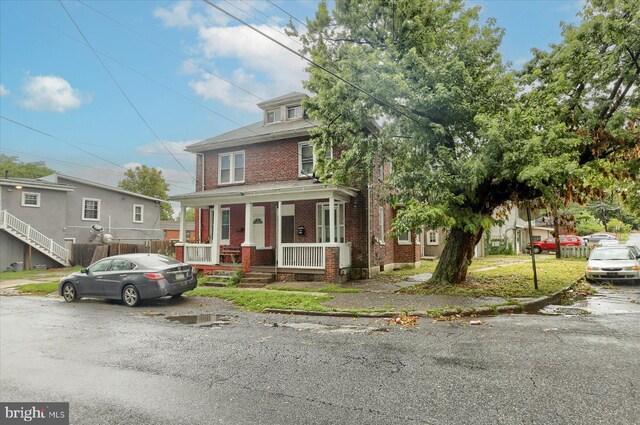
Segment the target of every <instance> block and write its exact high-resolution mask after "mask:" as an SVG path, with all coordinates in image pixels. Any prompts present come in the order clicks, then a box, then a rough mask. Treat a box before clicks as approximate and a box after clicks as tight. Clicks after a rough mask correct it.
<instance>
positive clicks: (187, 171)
mask: <svg viewBox="0 0 640 425" xmlns="http://www.w3.org/2000/svg"><path fill="white" fill-rule="evenodd" d="M58 2H59V3H60V5H61V6H62V8H63V9H64V11H65V12H66V13H67V16H69V19H70V20H71V22H73V25H74V26H75V27H76V29H77V30H78V32H79V33H80V35H81V36H82V38H83V39H84V40H85V42H86V43H87V45H88V46H89V48H90V49H91V51H92V52H93V54H94V55H95V57H96V59H98V61H99V62H100V64H101V65H102V67H103V68H104V70H105V71H106V72H107V74H108V75H109V77H110V78H111V80H112V81H113V83H114V84H115V85H116V87H118V89H119V90H120V93H122V95H123V96H124V98H125V99H126V100H127V102H128V103H129V105H130V106H131V108H132V109H133V110H134V111H135V112H136V114H137V115H138V117H139V118H140V119H141V120H142V122H143V123H144V124H145V125H146V126H147V128H148V129H149V131H150V132H151V133H152V134H153V135H154V136H155V138H156V140H157V141H158V142H159V143H160V144H161V145H162V146H163V147H164V148H165V150H166V151H167V152H168V153H169V154H170V155H171V157H172V158H173V159H174V160H175V161H176V163H177V164H178V165H179V166H180V168H182V169H183V170H184V171H185V172H186V173H187V174H188V175H189V177H191V179H192V180H193V181H195V180H196V179H195V177H193V176H192V175H191V173H190V172H189V170H187V169H186V168H185V166H184V165H182V163H181V162H180V161H179V160H178V158H176V156H175V155H174V154H173V153H172V152H171V151H170V150H169V148H167V146H166V145H165V144H164V143H163V142H162V140H160V137H159V136H158V134H157V133H156V132H155V131H154V130H153V128H152V127H151V125H150V124H149V123H148V122H147V120H146V119H145V118H144V116H142V114H141V113H140V111H139V110H138V108H136V106H135V105H134V104H133V101H132V100H131V99H130V98H129V96H128V95H127V93H126V92H125V91H124V89H123V88H122V86H121V85H120V84H119V83H118V81H117V80H116V78H115V77H114V76H113V74H112V73H111V71H110V70H109V68H108V67H107V65H106V64H105V63H104V62H103V61H102V59H101V58H100V55H99V54H98V52H96V51H95V49H94V48H93V45H92V44H91V43H90V42H89V39H87V37H86V36H85V35H84V32H82V29H81V28H80V26H79V25H78V24H77V22H76V21H75V19H74V18H73V16H72V15H71V13H69V10H68V9H67V8H66V6H65V5H64V3H63V2H62V0H58Z"/></svg>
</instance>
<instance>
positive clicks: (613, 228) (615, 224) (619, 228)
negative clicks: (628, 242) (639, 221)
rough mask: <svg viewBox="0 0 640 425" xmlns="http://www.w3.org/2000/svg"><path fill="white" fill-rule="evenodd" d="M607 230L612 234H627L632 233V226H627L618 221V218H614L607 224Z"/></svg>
mask: <svg viewBox="0 0 640 425" xmlns="http://www.w3.org/2000/svg"><path fill="white" fill-rule="evenodd" d="M607 229H608V230H609V231H610V232H614V233H618V234H626V233H630V232H631V226H630V225H628V224H625V223H624V222H622V221H621V220H618V219H617V218H612V219H611V220H609V222H608V223H607Z"/></svg>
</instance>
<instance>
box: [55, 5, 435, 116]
mask: <svg viewBox="0 0 640 425" xmlns="http://www.w3.org/2000/svg"><path fill="white" fill-rule="evenodd" d="M59 1H60V0H59ZM202 1H204V2H205V3H207V4H208V5H209V6H211V7H213V8H214V9H217V10H219V11H221V12H222V13H224V14H225V15H227V16H229V17H231V18H233V19H235V20H236V21H238V22H240V23H241V24H242V25H244V26H246V27H247V28H250V29H251V30H253V31H255V32H257V33H258V34H260V35H261V36H263V37H265V38H267V39H269V40H271V41H272V42H274V43H276V44H277V45H279V46H280V47H282V48H284V49H286V50H288V51H289V52H291V53H293V54H294V55H296V56H298V57H299V58H301V59H302V60H304V61H306V62H307V63H309V64H310V65H313V66H315V67H316V68H319V69H321V70H323V71H324V72H326V73H327V74H329V75H331V76H333V77H334V78H337V79H338V80H340V81H342V82H343V83H345V84H346V85H348V86H349V87H351V88H353V89H355V90H357V91H359V92H360V93H362V94H364V95H365V96H367V97H369V98H370V99H372V100H373V101H374V102H375V103H377V104H378V105H380V106H384V107H387V108H389V109H391V110H393V111H395V112H396V113H398V114H400V115H402V116H404V117H405V118H408V119H410V120H411V121H413V122H415V123H416V124H418V125H420V126H422V125H423V124H422V123H421V122H420V121H418V120H416V119H415V118H414V117H412V116H410V115H408V114H406V113H405V112H403V111H401V110H399V109H398V108H396V107H395V106H394V105H391V104H389V103H388V102H385V101H384V100H382V99H380V98H378V97H377V96H375V95H374V94H372V93H370V92H368V91H366V90H365V89H363V88H361V87H360V86H358V85H357V84H355V83H352V82H351V81H349V80H347V79H346V78H344V77H342V76H340V75H338V74H336V73H335V72H333V71H331V70H329V69H328V68H326V67H324V66H322V65H320V64H319V63H316V62H315V61H314V60H313V59H309V58H308V57H306V56H305V55H303V54H301V53H299V52H296V51H295V50H293V49H292V48H290V47H289V46H287V45H286V44H284V43H281V42H280V41H278V40H276V39H275V38H273V37H271V36H270V35H268V34H266V33H265V32H264V31H260V30H259V29H258V28H256V27H254V26H253V25H251V24H249V23H247V22H246V21H244V20H242V19H241V18H239V17H237V16H235V15H234V14H232V13H231V12H228V11H226V10H225V9H223V8H221V7H220V6H218V5H216V4H214V3H212V2H211V0H202Z"/></svg>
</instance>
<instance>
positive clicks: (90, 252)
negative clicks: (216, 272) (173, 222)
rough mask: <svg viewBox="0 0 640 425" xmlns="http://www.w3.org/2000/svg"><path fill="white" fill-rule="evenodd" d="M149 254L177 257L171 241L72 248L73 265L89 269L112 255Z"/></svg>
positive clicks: (88, 245)
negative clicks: (93, 264)
mask: <svg viewBox="0 0 640 425" xmlns="http://www.w3.org/2000/svg"><path fill="white" fill-rule="evenodd" d="M137 252H148V253H154V254H163V255H167V256H170V257H173V256H174V255H175V247H174V245H173V243H172V242H171V241H151V242H150V243H149V244H146V245H145V244H130V243H111V244H91V243H85V244H77V243H76V244H73V246H72V247H71V258H70V259H69V261H70V262H71V265H74V266H83V267H87V266H89V265H90V264H92V263H94V262H96V261H98V260H100V259H102V258H105V257H109V256H111V255H120V254H134V253H137Z"/></svg>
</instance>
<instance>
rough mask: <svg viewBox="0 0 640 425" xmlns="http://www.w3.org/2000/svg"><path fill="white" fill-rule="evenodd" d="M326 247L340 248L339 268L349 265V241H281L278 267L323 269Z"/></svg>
mask: <svg viewBox="0 0 640 425" xmlns="http://www.w3.org/2000/svg"><path fill="white" fill-rule="evenodd" d="M327 248H339V249H340V268H341V269H342V268H347V267H351V244H350V243H337V244H336V243H333V244H332V243H283V244H281V249H280V261H279V262H278V267H282V268H291V269H318V270H324V268H325V266H326V264H325V252H326V249H327Z"/></svg>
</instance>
